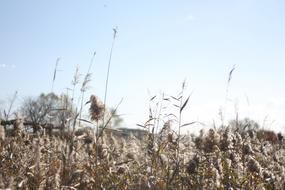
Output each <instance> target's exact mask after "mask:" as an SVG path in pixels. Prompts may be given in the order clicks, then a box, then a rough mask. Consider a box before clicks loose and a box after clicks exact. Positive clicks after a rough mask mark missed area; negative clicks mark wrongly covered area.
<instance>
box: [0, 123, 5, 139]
mask: <svg viewBox="0 0 285 190" xmlns="http://www.w3.org/2000/svg"><path fill="white" fill-rule="evenodd" d="M0 141H5V128H4V126H2V125H0Z"/></svg>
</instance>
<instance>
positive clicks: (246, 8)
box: [0, 0, 285, 130]
mask: <svg viewBox="0 0 285 190" xmlns="http://www.w3.org/2000/svg"><path fill="white" fill-rule="evenodd" d="M284 10H285V2H284V1H281V0H232V1H227V0H223V1H222V0H215V1H206V0H205V1H203V0H199V1H190V0H180V1H179V0H177V1H173V0H152V1H150V0H149V1H147V0H143V1H134V0H132V1H131V0H129V1H119V0H116V1H115V0H97V1H96V0H93V1H91V0H90V1H87V0H81V1H70V0H68V1H67V0H61V1H58V0H48V1H47V0H46V1H36V0H25V1H20V0H18V1H16V0H9V1H8V0H2V1H0V52H1V53H0V80H1V87H0V92H1V93H0V99H2V100H6V99H7V98H9V96H11V95H12V94H13V92H14V91H15V90H18V91H19V97H20V100H21V99H22V98H23V97H26V96H29V95H38V94H39V93H40V92H48V91H50V89H51V79H52V74H53V69H54V65H55V61H56V59H57V58H58V57H61V61H60V63H59V69H61V70H63V71H61V72H59V73H58V76H57V79H56V84H55V91H56V92H64V89H65V88H66V87H70V83H71V80H72V75H73V73H74V70H75V67H76V65H77V64H78V65H79V67H80V70H81V72H82V73H85V72H86V70H87V68H88V64H89V61H90V59H91V55H92V53H93V51H96V52H97V56H96V58H95V60H94V65H93V68H92V72H93V77H92V79H93V81H92V83H91V84H90V85H91V86H92V88H91V89H90V91H89V93H94V94H96V95H98V96H99V97H101V98H102V99H103V93H104V81H105V75H106V69H107V63H108V57H109V51H110V47H111V42H112V35H113V34H112V32H113V31H112V28H113V27H116V26H117V27H118V31H119V32H118V36H117V39H116V42H115V47H114V53H113V61H112V65H111V73H110V74H111V77H110V81H109V82H110V83H109V95H108V100H107V103H108V104H109V105H110V106H115V105H116V104H117V103H118V102H119V101H120V99H121V98H122V97H123V98H124V101H123V103H122V105H121V107H120V112H121V113H124V114H125V121H126V125H128V126H133V125H134V124H135V123H142V121H143V120H144V118H146V117H147V114H146V113H147V111H148V98H149V95H148V90H149V91H150V92H151V94H156V93H159V92H166V93H169V94H176V93H177V92H178V91H179V89H180V86H181V82H182V81H183V80H184V79H185V78H186V79H187V80H188V83H189V84H188V91H187V93H190V92H191V91H192V90H194V94H193V96H192V99H191V104H190V105H189V107H188V109H187V113H185V116H184V117H185V120H190V121H192V120H196V119H199V120H201V121H204V122H210V121H212V119H216V120H217V116H218V111H219V107H220V106H224V99H225V91H226V80H227V75H228V72H229V70H230V69H231V68H232V66H233V65H236V71H235V73H234V75H233V80H232V84H231V87H230V94H229V96H230V98H231V99H233V100H234V101H235V102H238V104H239V111H240V114H241V115H242V116H245V115H248V116H251V117H253V118H254V119H256V120H258V121H260V122H262V120H263V119H264V118H265V117H266V116H268V118H269V120H271V121H273V120H274V121H275V123H274V124H272V127H273V128H276V127H279V128H280V129H281V127H284V126H285V119H283V114H284V112H285V90H284V83H285V76H284V74H283V73H284V71H285V64H284V61H285V54H284V52H285V35H284V34H285V11H284ZM246 96H247V97H248V98H249V100H250V105H247V104H246V103H245V102H246ZM234 104H235V103H230V102H229V103H227V106H228V108H227V112H228V114H229V115H228V118H231V117H232V115H231V114H233V113H234V111H233V107H234V106H233V105H234ZM283 130H284V128H283Z"/></svg>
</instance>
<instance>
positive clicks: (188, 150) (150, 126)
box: [0, 30, 285, 190]
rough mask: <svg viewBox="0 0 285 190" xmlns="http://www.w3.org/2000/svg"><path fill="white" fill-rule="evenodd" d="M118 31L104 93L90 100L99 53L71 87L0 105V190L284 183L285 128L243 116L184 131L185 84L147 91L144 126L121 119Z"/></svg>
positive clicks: (274, 186)
mask: <svg viewBox="0 0 285 190" xmlns="http://www.w3.org/2000/svg"><path fill="white" fill-rule="evenodd" d="M116 33H117V31H116V30H114V40H113V44H112V48H111V54H110V58H109V63H108V73H107V77H106V88H105V95H104V100H103V101H101V100H100V98H99V97H97V96H96V95H91V97H90V98H89V99H88V101H87V102H86V103H85V101H86V98H85V95H86V94H85V93H86V91H87V90H88V85H89V83H90V81H91V75H92V74H91V73H90V68H91V66H92V63H93V60H94V57H95V55H96V53H94V54H93V56H92V59H91V61H90V66H89V69H88V72H87V73H86V75H85V77H84V78H83V81H81V82H80V80H79V78H80V74H79V69H78V68H77V69H76V72H75V74H74V77H73V80H72V87H71V89H72V93H71V95H67V94H62V95H56V94H55V93H53V92H51V93H48V94H41V95H40V96H39V97H36V98H27V99H25V100H24V102H23V104H22V105H21V106H20V107H19V108H18V109H14V111H12V110H13V109H12V108H13V105H14V101H15V99H16V96H17V93H15V96H14V98H13V99H12V101H11V103H10V106H9V107H8V109H5V110H3V109H2V108H1V115H0V189H64V190H69V189H70V190H71V189H73V190H75V189H82V190H85V189H138V190H140V189H141V190H143V189H201V190H202V189H221V190H222V189H257V190H263V189H264V190H265V189H285V141H284V138H283V135H282V134H281V133H278V134H277V133H275V132H273V131H269V130H264V129H262V128H261V127H260V126H259V125H258V123H256V122H254V121H252V120H250V119H247V118H245V119H242V120H241V119H239V118H238V115H237V117H236V119H235V120H232V121H230V122H228V124H223V125H221V126H212V127H211V128H210V129H209V130H201V131H200V134H199V135H193V134H185V133H183V132H182V131H183V129H184V128H189V129H190V131H191V126H192V125H193V124H196V123H198V121H194V122H189V123H182V121H184V120H185V119H182V116H183V117H184V118H186V119H187V117H188V116H187V115H185V114H184V110H185V107H186V106H188V102H189V99H190V96H186V95H185V86H186V85H185V82H184V83H183V85H182V89H181V92H179V94H178V95H177V96H171V95H167V94H161V95H159V96H154V97H152V98H150V102H149V103H150V104H149V105H150V106H149V117H148V118H147V119H146V122H145V123H143V124H138V126H137V127H139V128H136V129H127V128H119V127H117V126H118V125H119V124H120V123H122V118H121V117H120V115H118V114H117V112H118V111H117V110H118V107H119V105H120V103H119V104H118V105H117V106H116V107H115V108H112V109H110V108H108V107H107V106H106V104H107V89H108V78H109V72H110V66H111V57H112V50H113V46H114V41H115V38H116ZM57 64H58V63H57ZM233 70H234V68H233V69H232V70H231V72H230V74H229V80H228V84H229V82H230V80H231V77H232V72H233ZM56 71H57V69H55V73H54V77H53V82H52V86H54V82H55V78H56ZM77 87H79V88H80V92H79V94H80V95H79V98H78V100H77V101H75V95H74V94H75V90H76V89H77ZM52 91H53V87H52ZM227 91H228V89H227ZM76 102H77V103H76ZM85 108H88V111H89V113H88V117H84V115H85V114H86V112H84V109H85Z"/></svg>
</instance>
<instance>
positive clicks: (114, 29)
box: [103, 28, 118, 126]
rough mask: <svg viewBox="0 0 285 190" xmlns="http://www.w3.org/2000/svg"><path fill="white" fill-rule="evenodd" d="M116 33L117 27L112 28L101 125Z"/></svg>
mask: <svg viewBox="0 0 285 190" xmlns="http://www.w3.org/2000/svg"><path fill="white" fill-rule="evenodd" d="M117 33H118V29H117V28H113V41H112V46H111V51H110V56H109V62H108V69H107V76H106V83H105V95H104V112H103V113H104V114H103V126H104V125H105V113H106V102H107V94H108V83H109V75H110V67H111V61H112V55H113V48H114V45H115V39H116V37H117Z"/></svg>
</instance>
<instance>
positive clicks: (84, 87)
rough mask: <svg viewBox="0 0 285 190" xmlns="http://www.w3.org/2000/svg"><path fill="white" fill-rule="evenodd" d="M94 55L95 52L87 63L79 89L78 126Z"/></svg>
mask: <svg viewBox="0 0 285 190" xmlns="http://www.w3.org/2000/svg"><path fill="white" fill-rule="evenodd" d="M95 55H96V52H94V53H93V55H92V58H91V60H90V63H89V67H88V71H87V73H86V75H85V77H84V81H83V83H82V86H81V89H80V91H81V103H80V110H79V126H80V120H81V114H82V109H83V101H84V95H85V92H86V90H87V89H88V84H89V82H90V81H91V73H90V70H91V67H92V64H93V61H94V57H95Z"/></svg>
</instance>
